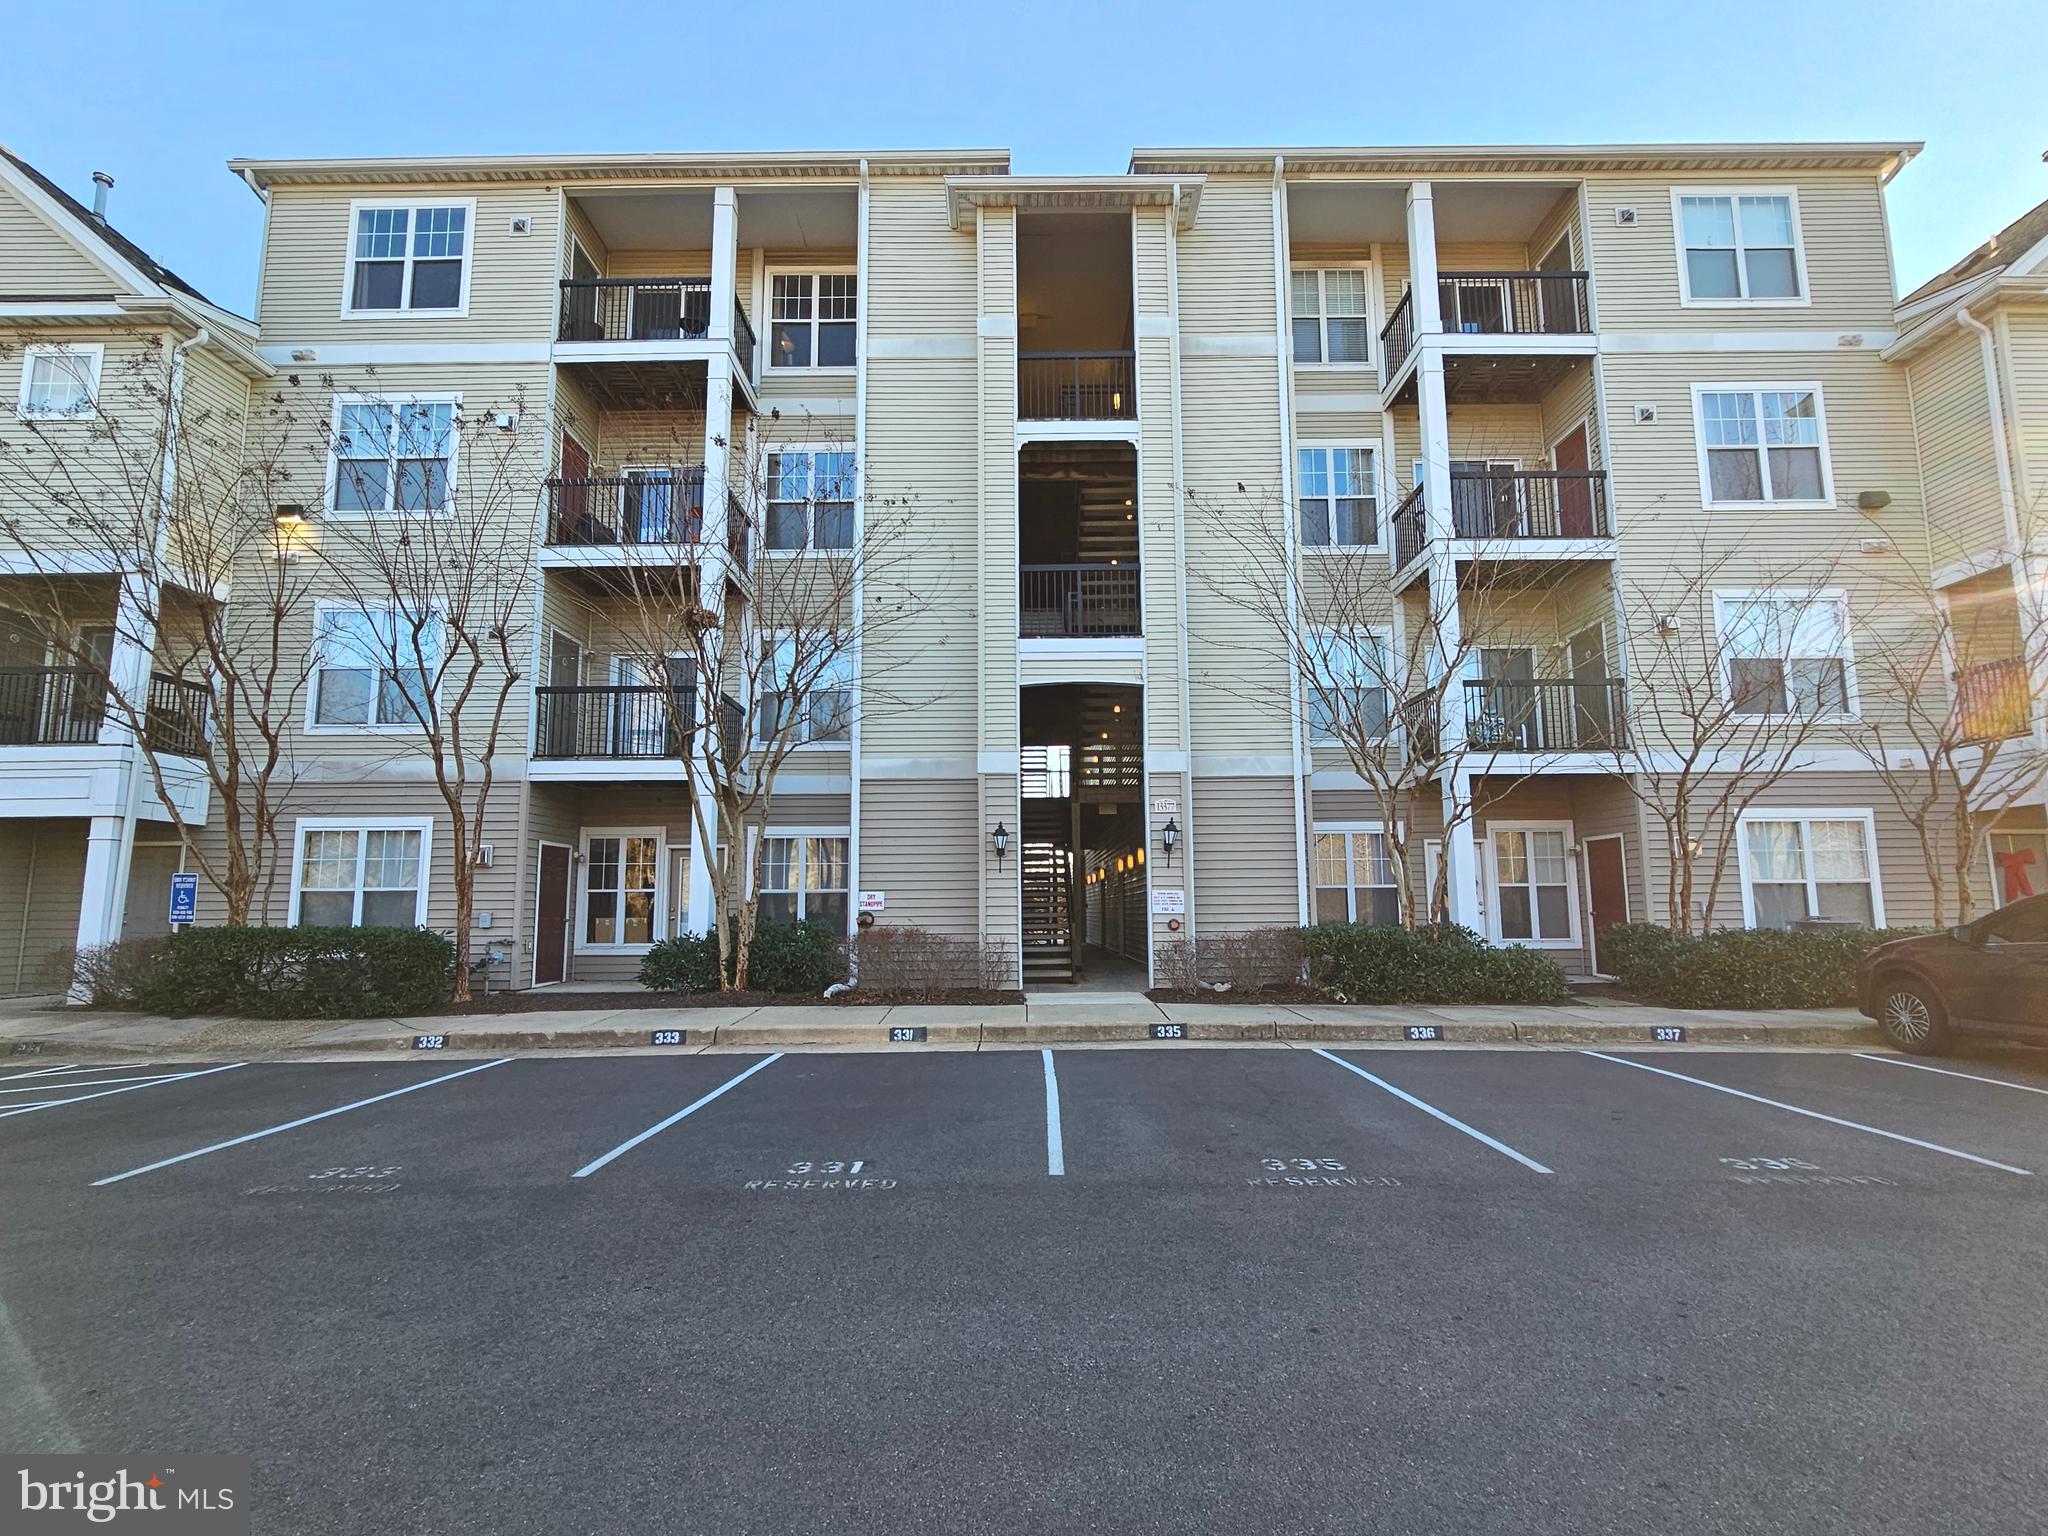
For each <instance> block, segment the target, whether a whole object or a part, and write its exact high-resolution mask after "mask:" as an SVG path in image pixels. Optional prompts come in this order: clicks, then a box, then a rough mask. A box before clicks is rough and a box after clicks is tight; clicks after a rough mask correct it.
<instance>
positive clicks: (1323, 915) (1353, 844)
mask: <svg viewBox="0 0 2048 1536" xmlns="http://www.w3.org/2000/svg"><path fill="white" fill-rule="evenodd" d="M1316 921H1317V922H1318V923H1369V924H1371V925H1372V926H1373V927H1375V928H1391V927H1394V926H1395V925H1397V924H1398V923H1399V922H1400V921H1401V892H1400V887H1399V885H1398V884H1397V883H1396V881H1395V879H1394V860H1393V856H1392V855H1391V854H1390V853H1388V851H1387V839H1386V836H1385V834H1383V833H1380V832H1370V831H1352V830H1347V829H1341V828H1330V829H1327V830H1326V829H1324V828H1321V827H1318V828H1317V829H1316Z"/></svg>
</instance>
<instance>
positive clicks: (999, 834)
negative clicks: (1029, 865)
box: [988, 821, 1010, 864]
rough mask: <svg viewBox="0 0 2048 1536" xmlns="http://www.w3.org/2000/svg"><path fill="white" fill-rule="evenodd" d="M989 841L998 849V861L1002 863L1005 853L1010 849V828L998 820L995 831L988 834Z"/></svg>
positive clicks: (991, 845)
mask: <svg viewBox="0 0 2048 1536" xmlns="http://www.w3.org/2000/svg"><path fill="white" fill-rule="evenodd" d="M988 841H989V846H990V847H992V848H994V849H995V851H996V862H997V863H998V864H1000V863H1002V862H1003V855H1004V854H1006V853H1008V852H1009V851H1010V829H1009V828H1008V827H1006V826H1004V825H1003V824H1002V823H1001V822H1000V821H999V822H997V823H996V829H995V831H993V832H991V833H989V835H988Z"/></svg>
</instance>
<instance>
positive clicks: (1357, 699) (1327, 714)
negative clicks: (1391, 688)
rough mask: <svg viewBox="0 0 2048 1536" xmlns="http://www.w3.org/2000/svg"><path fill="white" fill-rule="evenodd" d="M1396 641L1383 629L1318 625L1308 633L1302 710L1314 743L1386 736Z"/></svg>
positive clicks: (1302, 687)
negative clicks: (1390, 662)
mask: <svg viewBox="0 0 2048 1536" xmlns="http://www.w3.org/2000/svg"><path fill="white" fill-rule="evenodd" d="M1391 644H1392V640H1391V638H1390V636H1389V635H1388V633H1387V632H1386V631H1385V630H1382V629H1364V628H1357V629H1317V630H1314V631H1311V632H1310V634H1309V635H1308V637H1307V646H1308V652H1309V654H1308V656H1307V657H1306V658H1305V660H1306V661H1307V663H1308V665H1307V667H1306V668H1305V671H1306V672H1307V674H1308V675H1306V676H1304V677H1303V678H1302V680H1301V691H1302V710H1303V712H1304V713H1305V714H1306V715H1307V716H1308V734H1309V740H1311V741H1314V742H1336V741H1358V740H1365V741H1377V740H1383V739H1385V737H1386V735H1387V731H1388V728H1389V724H1390V720H1391V715H1392V710H1391V707H1390V703H1389V694H1388V690H1387V680H1388V677H1389V672H1388V656H1389V654H1390V651H1389V647H1390V646H1391Z"/></svg>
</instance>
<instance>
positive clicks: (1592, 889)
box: [1586, 837, 1628, 971]
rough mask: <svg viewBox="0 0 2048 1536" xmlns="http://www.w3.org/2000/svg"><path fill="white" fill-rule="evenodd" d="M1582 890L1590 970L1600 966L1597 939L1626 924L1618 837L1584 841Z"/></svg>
mask: <svg viewBox="0 0 2048 1536" xmlns="http://www.w3.org/2000/svg"><path fill="white" fill-rule="evenodd" d="M1586 886H1587V890H1588V892H1589V893H1590V898H1591V904H1592V908H1593V969H1594V970H1596V971H1598V970H1604V969H1605V967H1604V966H1602V965H1601V963H1600V935H1601V934H1603V933H1605V932H1606V931H1607V930H1608V929H1609V928H1612V927H1613V926H1614V925H1615V924H1616V923H1625V922H1627V921H1628V874H1627V871H1626V870H1624V869H1623V867H1622V845H1621V839H1620V838H1618V837H1590V838H1587V839H1586Z"/></svg>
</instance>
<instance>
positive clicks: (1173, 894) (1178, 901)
mask: <svg viewBox="0 0 2048 1536" xmlns="http://www.w3.org/2000/svg"><path fill="white" fill-rule="evenodd" d="M1187 910H1188V893H1187V892H1186V891H1183V890H1175V889H1161V890H1155V891H1154V892H1153V893H1152V912H1153V915H1154V916H1156V917H1184V916H1186V915H1187Z"/></svg>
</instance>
